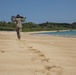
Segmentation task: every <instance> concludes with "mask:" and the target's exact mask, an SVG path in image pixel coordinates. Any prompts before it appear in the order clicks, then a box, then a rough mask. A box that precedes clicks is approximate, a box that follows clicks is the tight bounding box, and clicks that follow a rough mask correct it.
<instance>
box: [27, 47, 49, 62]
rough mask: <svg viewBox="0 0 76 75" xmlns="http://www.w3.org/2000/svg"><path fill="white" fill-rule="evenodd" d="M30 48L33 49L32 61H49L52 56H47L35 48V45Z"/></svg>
mask: <svg viewBox="0 0 76 75" xmlns="http://www.w3.org/2000/svg"><path fill="white" fill-rule="evenodd" d="M28 48H29V50H30V51H31V53H30V55H32V56H33V57H32V61H35V60H38V61H41V62H44V61H46V62H49V59H50V58H46V57H45V55H44V54H43V53H42V52H40V51H39V50H37V49H34V48H33V47H28Z"/></svg>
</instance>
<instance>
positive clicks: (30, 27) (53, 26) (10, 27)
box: [0, 21, 76, 32]
mask: <svg viewBox="0 0 76 75" xmlns="http://www.w3.org/2000/svg"><path fill="white" fill-rule="evenodd" d="M22 25H23V30H22V31H23V32H29V31H51V30H57V31H59V30H67V29H70V30H73V29H76V22H73V23H72V24H69V23H53V22H46V23H41V24H35V23H32V22H26V23H23V24H22ZM15 27H16V24H15V23H12V22H8V23H7V22H5V21H0V30H5V31H14V30H15Z"/></svg>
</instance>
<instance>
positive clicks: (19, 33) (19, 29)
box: [16, 27, 22, 39]
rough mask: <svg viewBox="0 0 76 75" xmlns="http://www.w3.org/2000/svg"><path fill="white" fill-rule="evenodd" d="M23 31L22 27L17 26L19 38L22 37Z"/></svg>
mask: <svg viewBox="0 0 76 75" xmlns="http://www.w3.org/2000/svg"><path fill="white" fill-rule="evenodd" d="M21 31H22V27H16V32H17V38H18V39H21Z"/></svg>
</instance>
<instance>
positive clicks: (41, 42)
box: [0, 31, 76, 75]
mask: <svg viewBox="0 0 76 75" xmlns="http://www.w3.org/2000/svg"><path fill="white" fill-rule="evenodd" d="M30 34H31V33H29V32H28V33H23V32H22V33H21V35H22V38H21V40H18V39H17V37H16V32H7V31H0V75H76V38H67V37H58V36H57V37H55V36H37V35H30Z"/></svg>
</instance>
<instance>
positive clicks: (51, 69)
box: [34, 66, 63, 75]
mask: <svg viewBox="0 0 76 75" xmlns="http://www.w3.org/2000/svg"><path fill="white" fill-rule="evenodd" d="M62 73H63V68H62V67H61V66H44V68H43V69H41V70H35V71H34V74H35V75H40V74H41V75H62Z"/></svg>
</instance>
